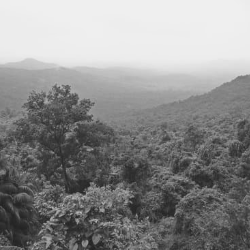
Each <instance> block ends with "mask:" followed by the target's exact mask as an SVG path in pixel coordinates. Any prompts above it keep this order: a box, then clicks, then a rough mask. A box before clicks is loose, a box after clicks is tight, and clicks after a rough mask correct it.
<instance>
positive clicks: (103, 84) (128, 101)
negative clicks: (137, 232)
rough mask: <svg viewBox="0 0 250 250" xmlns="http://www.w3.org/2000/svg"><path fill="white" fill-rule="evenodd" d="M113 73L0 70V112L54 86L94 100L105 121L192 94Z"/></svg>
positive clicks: (133, 76)
mask: <svg viewBox="0 0 250 250" xmlns="http://www.w3.org/2000/svg"><path fill="white" fill-rule="evenodd" d="M116 72H119V71H118V70H114V72H112V71H111V73H109V76H107V75H106V74H105V73H103V74H101V75H100V74H99V73H98V72H96V71H94V72H92V73H88V72H85V73H81V72H78V71H77V70H74V69H69V68H62V67H57V68H50V69H44V70H25V69H16V68H1V67H0V110H4V109H5V108H11V109H15V110H19V111H20V109H21V106H22V104H23V103H24V102H25V100H27V98H28V95H29V92H30V90H36V91H42V90H43V91H48V90H49V89H50V88H51V87H52V85H54V84H56V83H59V84H65V85H67V84H70V85H71V86H72V89H73V90H74V91H76V92H77V93H79V95H80V96H81V97H82V98H84V97H86V96H87V97H88V98H90V99H91V100H92V101H94V102H95V103H96V105H95V106H94V107H93V109H92V110H91V112H92V113H93V114H95V116H96V117H99V118H102V119H105V120H106V121H107V120H109V119H110V118H111V117H115V116H117V115H121V114H123V113H125V112H127V111H130V110H139V109H143V108H150V107H153V106H156V105H160V104H162V103H167V102H171V101H175V100H180V99H184V98H187V97H189V96H190V95H192V94H193V93H195V91H192V90H171V89H170V87H168V88H165V89H163V90H162V89H160V90H158V89H147V88H146V87H145V86H147V85H150V84H151V83H155V82H157V78H156V77H153V78H152V79H151V78H150V79H147V77H146V78H142V76H138V75H136V74H135V75H134V74H132V75H131V73H126V74H125V75H122V76H120V75H119V74H118V75H116ZM137 74H138V73H137ZM163 82H164V83H168V82H167V81H164V80H163ZM175 82H176V79H175V78H172V79H171V82H170V83H171V84H172V83H175Z"/></svg>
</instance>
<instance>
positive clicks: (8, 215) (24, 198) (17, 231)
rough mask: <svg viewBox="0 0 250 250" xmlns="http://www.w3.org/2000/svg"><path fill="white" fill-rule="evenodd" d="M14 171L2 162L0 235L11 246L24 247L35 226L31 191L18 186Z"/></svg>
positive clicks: (30, 238) (35, 220)
mask: <svg viewBox="0 0 250 250" xmlns="http://www.w3.org/2000/svg"><path fill="white" fill-rule="evenodd" d="M15 173H16V172H15V170H14V169H13V168H10V167H7V166H6V164H4V162H3V160H2V164H1V168H0V233H6V235H7V237H8V238H9V240H10V241H11V243H12V244H14V245H16V246H25V245H26V244H27V243H29V242H30V241H32V235H34V233H35V231H36V228H37V226H38V224H37V217H36V212H35V210H34V207H33V196H34V193H33V190H31V189H30V188H29V187H28V186H25V185H20V184H18V183H17V182H16V181H15V180H16V175H15Z"/></svg>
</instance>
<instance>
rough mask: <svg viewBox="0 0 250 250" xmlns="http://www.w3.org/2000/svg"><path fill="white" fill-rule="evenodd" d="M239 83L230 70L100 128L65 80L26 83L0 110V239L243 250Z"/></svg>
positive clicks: (54, 249) (49, 245)
mask: <svg viewBox="0 0 250 250" xmlns="http://www.w3.org/2000/svg"><path fill="white" fill-rule="evenodd" d="M249 93H250V77H249V76H241V77H238V78H236V79H235V80H233V81H232V82H229V83H225V84H223V85H221V86H220V87H218V88H216V89H214V90H212V91H211V92H209V93H207V94H204V95H201V96H194V97H190V98H189V99H186V100H184V101H179V102H175V103H171V104H166V105H162V106H159V107H156V108H153V109H150V110H144V111H141V112H140V113H136V114H129V115H127V116H126V117H125V116H124V117H117V118H116V119H114V120H113V123H111V122H110V124H113V126H111V125H107V124H106V123H104V122H101V121H99V120H96V119H95V117H93V116H92V114H91V108H92V107H93V105H94V103H93V101H92V100H90V99H80V98H79V96H78V93H74V91H72V89H71V87H70V86H69V85H58V84H57V85H54V86H53V87H52V88H51V89H50V90H48V91H46V90H38V91H33V92H31V93H30V95H29V97H28V99H27V101H26V102H24V105H23V107H24V110H23V113H22V114H20V113H15V112H12V110H10V109H5V110H4V111H3V112H2V117H1V121H2V127H1V139H0V150H1V151H0V153H1V154H0V156H1V160H0V235H1V238H0V240H1V241H0V242H1V244H2V245H6V246H7V245H15V246H19V247H22V248H25V249H32V250H35V249H49V250H59V249H62V250H66V249H70V250H83V249H90V250H94V249H124V250H125V249H142V250H146V249H160V250H165V249H166V250H203V249H204V250H224V249H228V250H236V249H237V250H247V249H250V196H249V193H250V160H249V157H250V117H249V108H250V101H249V98H248V96H249ZM86 97H88V96H86ZM1 244H0V245H1Z"/></svg>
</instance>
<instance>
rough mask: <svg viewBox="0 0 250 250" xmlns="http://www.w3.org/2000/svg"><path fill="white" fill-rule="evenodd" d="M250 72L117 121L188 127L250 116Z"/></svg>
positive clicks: (209, 124)
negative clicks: (204, 91) (185, 97)
mask: <svg viewBox="0 0 250 250" xmlns="http://www.w3.org/2000/svg"><path fill="white" fill-rule="evenodd" d="M249 96H250V75H245V76H239V77H237V78H235V79H234V80H232V81H231V82H227V83H224V84H222V85H221V86H219V87H217V88H215V89H213V90H212V91H210V92H208V93H206V94H203V95H198V96H191V97H189V98H188V99H186V100H183V101H177V102H173V103H169V104H163V105H160V106H158V107H155V108H151V109H146V110H143V111H137V112H133V113H130V115H129V116H127V117H123V118H122V119H121V118H120V119H118V118H117V119H116V121H115V122H116V124H119V125H123V126H125V127H131V126H132V127H137V128H138V127H154V126H155V125H159V124H162V123H167V124H168V125H169V126H170V127H171V126H172V127H185V126H187V125H188V124H191V123H195V124H197V125H199V126H203V125H204V124H205V123H206V124H207V127H209V126H213V125H214V124H216V123H218V120H221V121H223V122H227V119H229V118H230V119H231V118H232V117H233V118H234V119H236V120H237V119H239V118H249V117H250V99H249Z"/></svg>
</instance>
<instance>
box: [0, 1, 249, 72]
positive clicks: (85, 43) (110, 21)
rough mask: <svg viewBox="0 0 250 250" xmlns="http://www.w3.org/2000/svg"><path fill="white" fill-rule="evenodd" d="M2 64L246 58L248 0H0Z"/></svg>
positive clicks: (160, 64) (153, 63)
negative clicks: (33, 61) (31, 59)
mask: <svg viewBox="0 0 250 250" xmlns="http://www.w3.org/2000/svg"><path fill="white" fill-rule="evenodd" d="M0 34H1V37H0V63H5V62H10V61H18V60H22V59H24V58H27V57H32V58H36V59H38V60H42V61H45V62H55V63H59V64H62V65H63V64H64V65H72V66H73V65H95V64H96V65H97V64H99V65H101V64H103V65H104V64H107V65H108V64H109V65H116V64H125V65H143V66H154V67H164V66H166V65H169V64H173V65H174V64H176V65H178V64H188V63H200V62H206V61H213V60H220V59H223V60H240V59H243V60H248V59H250V49H249V45H250V1H249V0H0Z"/></svg>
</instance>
